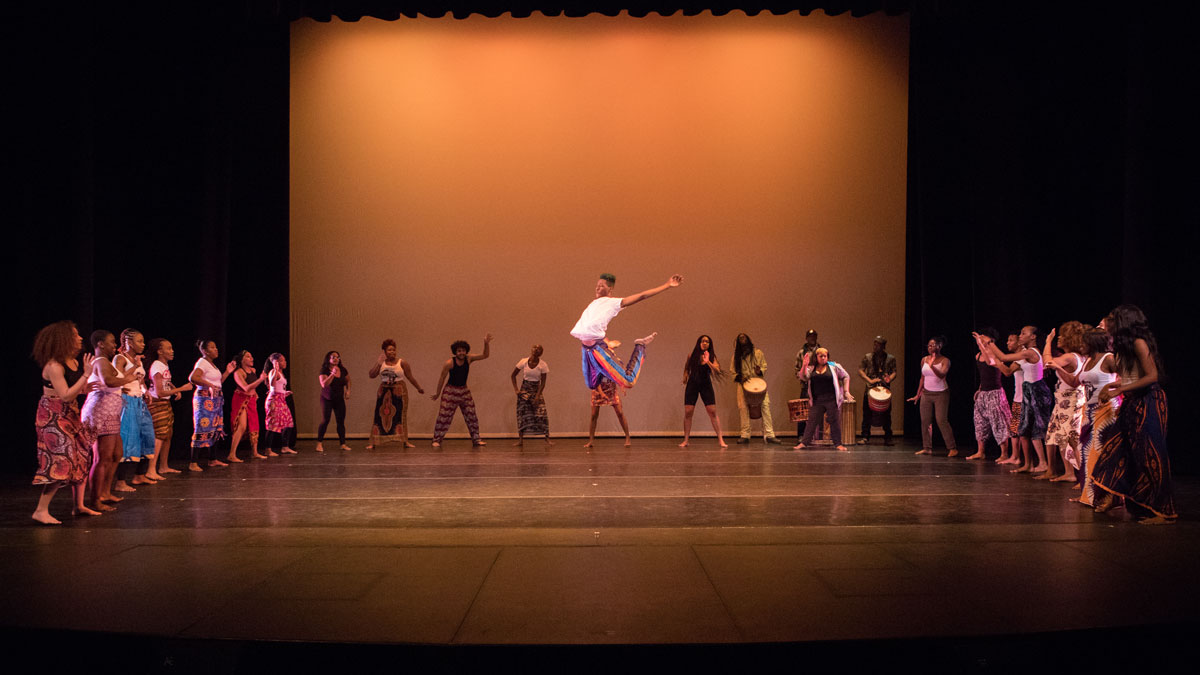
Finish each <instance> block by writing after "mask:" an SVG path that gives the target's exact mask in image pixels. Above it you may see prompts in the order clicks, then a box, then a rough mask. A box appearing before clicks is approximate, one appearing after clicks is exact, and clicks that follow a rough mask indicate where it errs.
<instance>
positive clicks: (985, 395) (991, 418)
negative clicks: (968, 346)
mask: <svg viewBox="0 0 1200 675" xmlns="http://www.w3.org/2000/svg"><path fill="white" fill-rule="evenodd" d="M972 335H974V336H975V344H976V345H978V347H979V352H978V353H977V354H976V355H975V369H976V371H978V373H979V389H977V390H975V410H974V419H975V443H976V444H977V447H976V450H975V454H973V455H971V456H970V457H967V459H985V457H986V456H985V455H984V452H983V446H984V444H985V443H987V439H988V437H989V436H991V437H992V438H993V439H995V441H996V445H999V446H1000V459H997V460H996V463H997V464H1006V463H1007V462H1008V457H1009V455H1008V447H1009V446H1008V436H1009V431H1008V428H1009V425H1010V423H1011V422H1012V412H1010V410H1009V408H1008V397H1007V396H1005V395H1004V387H1003V386H1001V384H1000V369H999V368H998V367H996V366H995V365H992V364H991V363H988V360H989V354H990V353H991V348H990V345H992V344H994V343H995V342H996V337H997V336H996V329H995V328H992V327H990V326H988V327H985V328H980V329H979V332H978V333H972Z"/></svg>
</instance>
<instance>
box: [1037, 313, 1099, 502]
mask: <svg viewBox="0 0 1200 675" xmlns="http://www.w3.org/2000/svg"><path fill="white" fill-rule="evenodd" d="M1089 329H1091V326H1084V325H1083V324H1082V323H1079V322H1078V321H1068V322H1066V323H1064V324H1063V325H1062V326H1061V327H1060V329H1059V330H1060V331H1061V332H1062V335H1061V336H1060V337H1059V338H1058V346H1059V347H1060V348H1061V349H1062V350H1063V353H1062V354H1061V355H1060V356H1057V357H1056V356H1054V355H1053V354H1052V353H1051V348H1052V347H1053V345H1054V335H1055V331H1054V330H1053V329H1051V330H1050V334H1049V335H1047V336H1046V345H1045V347H1044V348H1043V349H1042V361H1043V362H1044V363H1045V364H1046V367H1047V368H1049V369H1051V370H1053V371H1055V372H1056V373H1057V374H1058V386H1057V387H1055V388H1054V412H1053V413H1052V414H1051V415H1050V424H1048V425H1047V426H1046V460H1047V463H1048V465H1049V466H1050V470H1049V471H1047V472H1046V473H1045V474H1044V478H1045V479H1046V480H1051V481H1054V482H1056V483H1075V482H1077V481H1076V472H1077V471H1078V470H1079V467H1080V466H1082V464H1081V462H1080V456H1079V432H1080V428H1081V426H1082V424H1083V408H1084V404H1085V403H1086V401H1085V400H1084V398H1083V390H1082V389H1080V388H1079V374H1080V373H1082V372H1083V366H1084V359H1083V357H1082V356H1080V355H1079V352H1082V351H1083V349H1084V346H1083V333H1084V331H1085V330H1089ZM1055 455H1058V456H1060V457H1061V458H1062V463H1063V472H1062V474H1060V475H1051V474H1053V473H1054V464H1055V462H1054V461H1053V459H1054V457H1055ZM1077 487H1081V486H1077Z"/></svg>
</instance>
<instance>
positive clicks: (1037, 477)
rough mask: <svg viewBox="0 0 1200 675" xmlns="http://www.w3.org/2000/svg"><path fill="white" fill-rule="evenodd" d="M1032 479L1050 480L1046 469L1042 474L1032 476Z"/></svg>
mask: <svg viewBox="0 0 1200 675" xmlns="http://www.w3.org/2000/svg"><path fill="white" fill-rule="evenodd" d="M1033 479H1034V480H1050V472H1049V471H1046V472H1044V473H1042V474H1039V475H1037V476H1034V477H1033Z"/></svg>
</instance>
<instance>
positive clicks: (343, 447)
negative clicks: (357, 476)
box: [342, 445, 417, 452]
mask: <svg viewBox="0 0 1200 675" xmlns="http://www.w3.org/2000/svg"><path fill="white" fill-rule="evenodd" d="M407 447H410V448H415V447H417V446H415V445H409V446H407ZM342 451H343V452H350V446H348V445H343V446H342Z"/></svg>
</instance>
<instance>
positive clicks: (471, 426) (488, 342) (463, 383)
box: [432, 333, 492, 448]
mask: <svg viewBox="0 0 1200 675" xmlns="http://www.w3.org/2000/svg"><path fill="white" fill-rule="evenodd" d="M491 347H492V334H491V333H488V334H487V335H486V336H484V338H483V353H482V354H472V353H470V352H471V345H469V344H467V342H466V341H465V340H456V341H455V342H454V343H452V344H451V345H450V352H451V353H452V354H454V357H453V358H449V359H446V363H445V365H443V366H442V374H441V376H440V377H439V378H438V383H437V391H436V392H434V394H433V396H432V398H433V400H435V401H436V400H438V398H439V397H440V398H441V399H442V405H441V407H439V408H438V414H437V420H435V421H434V423H433V447H435V448H440V447H442V440H443V439H444V438H446V432H447V431H448V430H449V429H450V422H451V421H452V420H453V419H454V411H455V410H456V409H458V408H462V413H463V420H464V421H465V422H466V423H467V431H469V432H470V433H471V443H472V445H474V446H475V447H482V446H484V445H487V443H485V442H483V439H482V438H480V437H479V418H478V417H476V416H475V399H473V398H471V390H470V389H468V388H467V376H468V375H470V374H471V362H472V361H482V360H484V359H486V358H487V357H488V355H489V354H491ZM447 378H448V379H449V380H450V381H449V382H447V381H446V380H447ZM443 385H445V386H444V387H443Z"/></svg>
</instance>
